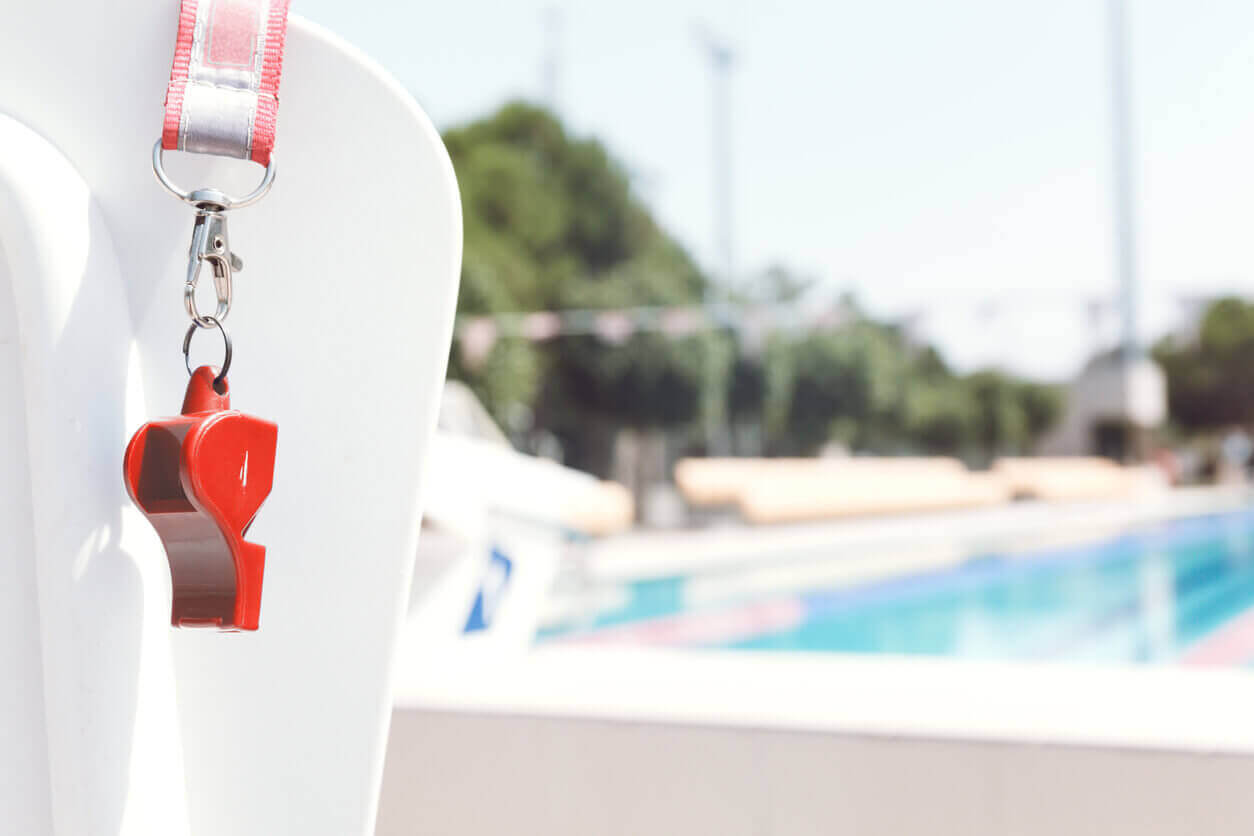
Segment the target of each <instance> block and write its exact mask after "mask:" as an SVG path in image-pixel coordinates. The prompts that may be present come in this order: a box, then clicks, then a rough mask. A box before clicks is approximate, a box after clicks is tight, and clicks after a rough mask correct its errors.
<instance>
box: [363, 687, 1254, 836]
mask: <svg viewBox="0 0 1254 836" xmlns="http://www.w3.org/2000/svg"><path fill="white" fill-rule="evenodd" d="M1252 779H1254V756H1251V755H1244V754H1223V755H1220V754H1206V753H1198V752H1191V753H1190V752H1184V751H1176V752H1172V751H1154V750H1143V749H1119V748H1108V747H1095V746H1061V745H1048V744H1030V743H1013V742H966V741H955V740H936V739H924V738H905V737H875V736H851V735H848V734H841V733H835V732H824V731H809V732H799V731H795V730H791V731H790V730H772V729H761V728H759V729H753V728H734V727H717V726H698V725H691V724H675V723H665V722H656V721H642V722H625V721H620V720H604V719H587V718H582V719H581V718H573V717H534V716H518V715H500V714H487V713H472V712H457V711H441V710H424V709H413V708H402V709H397V710H396V711H395V712H394V714H393V719H392V728H391V738H390V742H389V746H388V755H387V763H386V767H385V772H384V780H383V792H382V798H381V801H380V809H379V819H378V830H377V831H376V832H377V834H378V836H402V834H406V836H407V835H408V834H419V833H422V834H428V833H438V834H448V836H474V835H475V834H485V836H486V834H494V836H495V834H502V833H509V834H512V836H526V834H536V836H541V834H542V835H543V836H565V834H570V835H571V836H592V834H596V835H597V836H601V834H607V835H611V834H623V836H628V834H630V835H631V836H636V834H718V836H739V834H745V836H748V835H749V834H753V836H768V835H769V836H775V835H776V834H781V835H782V834H788V836H805V835H806V834H830V833H845V834H858V836H878V834H883V836H906V835H907V834H924V833H926V834H954V836H975V834H999V836H1000V834H1022V836H1038V835H1039V836H1058V834H1068V836H1082V835H1083V834H1094V836H1098V835H1099V834H1100V836H1120V834H1129V836H1131V835H1132V834H1136V836H1145V834H1181V836H1183V835H1184V834H1189V836H1194V834H1204V833H1246V832H1251V831H1252V830H1254V793H1251V792H1250V785H1251V780H1252Z"/></svg>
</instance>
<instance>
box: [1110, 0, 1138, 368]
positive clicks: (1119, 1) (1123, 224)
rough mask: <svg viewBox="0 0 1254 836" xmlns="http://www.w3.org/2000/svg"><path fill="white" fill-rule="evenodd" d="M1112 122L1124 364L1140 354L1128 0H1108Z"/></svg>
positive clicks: (1116, 237)
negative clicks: (1126, 2) (1126, 3)
mask: <svg viewBox="0 0 1254 836" xmlns="http://www.w3.org/2000/svg"><path fill="white" fill-rule="evenodd" d="M1108 8H1109V26H1110V92H1111V117H1112V119H1111V121H1112V127H1113V131H1112V134H1113V138H1114V147H1113V152H1114V159H1113V162H1114V175H1115V176H1114V210H1115V218H1114V220H1115V264H1116V268H1115V269H1116V271H1117V274H1118V278H1119V308H1120V313H1121V319H1122V323H1121V324H1122V331H1123V334H1122V343H1121V347H1122V355H1123V362H1124V363H1125V364H1131V363H1132V362H1133V361H1135V360H1136V359H1137V358H1138V357H1139V356H1140V351H1141V345H1140V337H1139V332H1138V322H1137V312H1138V311H1137V308H1138V304H1137V263H1136V218H1135V216H1134V212H1135V209H1134V208H1133V198H1134V190H1135V181H1134V174H1133V169H1132V166H1133V159H1132V114H1131V104H1130V99H1131V83H1130V68H1129V63H1130V62H1129V57H1128V16H1127V9H1126V6H1125V0H1109V2H1108Z"/></svg>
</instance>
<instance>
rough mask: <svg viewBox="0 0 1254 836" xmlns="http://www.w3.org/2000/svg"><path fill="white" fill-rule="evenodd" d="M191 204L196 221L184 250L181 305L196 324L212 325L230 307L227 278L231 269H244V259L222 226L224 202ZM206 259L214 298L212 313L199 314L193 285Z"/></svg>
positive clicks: (225, 313)
mask: <svg viewBox="0 0 1254 836" xmlns="http://www.w3.org/2000/svg"><path fill="white" fill-rule="evenodd" d="M195 205H196V223H195V226H193V227H192V245H191V249H190V250H189V251H188V254H187V283H186V284H185V285H184V286H183V305H184V307H185V308H186V309H187V315H188V316H190V317H191V318H192V322H194V323H196V325H197V327H200V328H214V327H217V326H219V325H220V323H221V322H222V320H224V319H226V315H227V314H228V313H230V311H231V279H232V276H233V274H234V272H235V271H237V270H243V269H244V262H243V261H242V260H241V259H240V257H239V256H237V255H236V254H235V253H233V252H231V243H230V239H229V238H228V237H227V229H226V206H224V205H223V204H221V203H214V202H209V201H204V202H200V203H197V204H195ZM206 262H207V263H208V265H209V269H211V270H212V271H213V288H214V292H215V294H216V295H217V299H218V306H217V309H216V310H215V311H214V313H213V315H212V316H207V315H203V314H201V313H200V310H199V309H198V308H197V307H196V285H197V284H198V282H199V281H200V268H201V267H202V266H203V265H204V264H205V263H206Z"/></svg>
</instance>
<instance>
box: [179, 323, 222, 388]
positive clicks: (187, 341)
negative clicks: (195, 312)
mask: <svg viewBox="0 0 1254 836" xmlns="http://www.w3.org/2000/svg"><path fill="white" fill-rule="evenodd" d="M201 320H203V321H204V322H207V323H209V324H208V325H200V324H199V323H197V322H193V323H192V324H191V326H190V327H189V328H188V329H187V334H186V336H184V337H183V365H184V366H186V367H187V375H188V377H191V375H192V361H191V358H190V357H189V356H188V352H190V351H191V347H192V335H193V334H195V333H196V332H197V331H198V330H200V329H201V328H217V329H218V330H219V331H220V332H221V333H222V345H223V346H224V348H225V351H224V354H223V356H222V370H221V371H219V372H218V376H217V377H215V378H214V379H213V388H214V389H221V388H222V383H223V381H225V380H226V373H227V372H228V371H230V370H231V335H230V334H228V333H227V332H226V328H224V327H223V325H222V323H221V322H220V321H218V319H217V318H216V317H212V316H203V317H201Z"/></svg>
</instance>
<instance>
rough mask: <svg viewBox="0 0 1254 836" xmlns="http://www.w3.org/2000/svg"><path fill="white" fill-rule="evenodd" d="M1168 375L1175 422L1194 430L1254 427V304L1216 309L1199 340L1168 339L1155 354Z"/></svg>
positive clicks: (1231, 303) (1205, 318)
mask: <svg viewBox="0 0 1254 836" xmlns="http://www.w3.org/2000/svg"><path fill="white" fill-rule="evenodd" d="M1154 359H1156V360H1157V361H1158V363H1159V364H1160V365H1161V366H1162V368H1163V371H1164V372H1165V373H1166V375H1167V407H1168V410H1169V411H1170V413H1171V417H1172V420H1173V421H1174V422H1175V423H1176V424H1178V425H1179V426H1181V427H1183V428H1185V429H1189V430H1207V429H1215V428H1220V427H1224V426H1231V425H1234V424H1250V423H1252V422H1254V304H1251V303H1248V302H1245V301H1243V300H1241V299H1236V298H1225V299H1219V300H1216V301H1215V302H1213V303H1211V304H1210V306H1209V307H1208V308H1207V309H1206V311H1205V313H1204V314H1203V315H1202V319H1201V322H1200V323H1199V326H1198V330H1197V335H1196V337H1195V338H1194V339H1181V338H1179V337H1167V338H1165V339H1163V340H1162V341H1160V342H1159V343H1158V345H1157V346H1155V348H1154Z"/></svg>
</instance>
